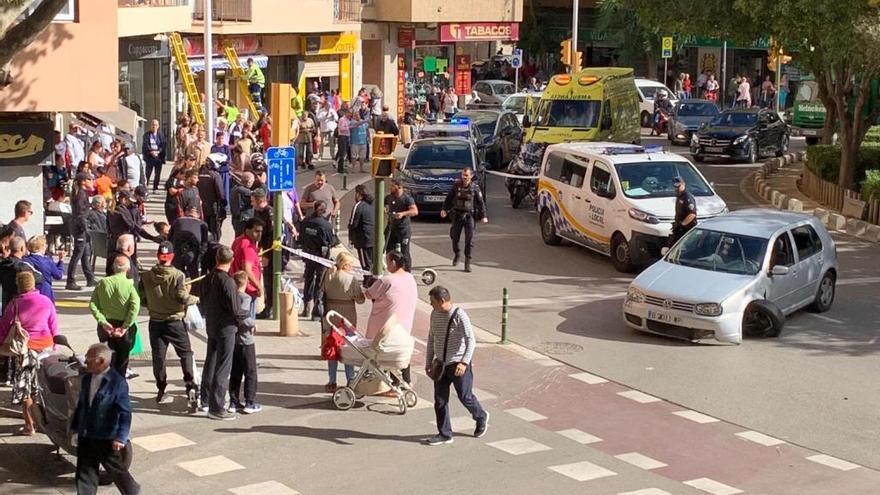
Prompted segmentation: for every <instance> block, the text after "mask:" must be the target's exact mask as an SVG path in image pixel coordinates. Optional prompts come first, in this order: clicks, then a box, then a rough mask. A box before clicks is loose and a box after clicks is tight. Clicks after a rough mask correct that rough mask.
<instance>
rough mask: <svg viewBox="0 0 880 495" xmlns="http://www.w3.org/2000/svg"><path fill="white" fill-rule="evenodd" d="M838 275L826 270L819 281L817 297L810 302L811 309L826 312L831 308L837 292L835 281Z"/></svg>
mask: <svg viewBox="0 0 880 495" xmlns="http://www.w3.org/2000/svg"><path fill="white" fill-rule="evenodd" d="M836 281H837V277H835V276H834V273H832V272H826V273H825V275H824V276H823V277H822V281H820V282H819V289H818V290H817V291H816V298H815V299H814V300H813V303H812V304H810V308H809V309H810V310H811V311H814V312H816V313H824V312H826V311H828V310H829V309H831V305H832V304H833V303H834V295H835V293H836V292H837V290H836V287H835V283H836Z"/></svg>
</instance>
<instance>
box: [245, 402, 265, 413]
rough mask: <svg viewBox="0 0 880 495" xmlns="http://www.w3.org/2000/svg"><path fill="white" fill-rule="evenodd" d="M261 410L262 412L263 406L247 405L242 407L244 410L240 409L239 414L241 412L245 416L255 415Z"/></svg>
mask: <svg viewBox="0 0 880 495" xmlns="http://www.w3.org/2000/svg"><path fill="white" fill-rule="evenodd" d="M262 410H263V406H261V405H259V404H257V403H253V404H248V405H246V406H244V409H242V410H241V412H243V413H245V414H256V413H258V412H260V411H262Z"/></svg>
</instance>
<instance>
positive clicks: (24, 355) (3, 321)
mask: <svg viewBox="0 0 880 495" xmlns="http://www.w3.org/2000/svg"><path fill="white" fill-rule="evenodd" d="M15 282H16V284H17V285H18V293H19V295H18V296H16V297H15V298H14V299H13V300H12V301H11V302H10V303H9V304H8V305H7V306H6V309H5V310H4V311H3V316H2V318H0V342H2V343H3V344H2V346H0V352H2V353H3V354H6V355H12V357H13V363H14V371H13V381H12V403H13V404H21V415H22V418H23V419H24V426H23V427H21V428H20V429H19V434H21V435H25V436H31V435H33V434H34V432H35V429H34V420H33V417H32V416H31V413H30V407H31V405H32V404H33V402H34V401H33V394H34V392H35V391H36V390H37V365H38V364H39V362H38V359H37V354H38V353H40V352H42V351H43V350H45V349H47V348H49V347H52V346H54V342H53V338H54V337H55V336H56V335H58V320H57V315H56V314H55V304H53V303H52V301H51V300H50V299H49V298H48V297H46V296H44V295H42V294H40V292H39V291H37V289H36V283H35V281H34V275H33V273H31V272H29V271H25V272H21V273H19V274H18V275H17V276H16V278H15Z"/></svg>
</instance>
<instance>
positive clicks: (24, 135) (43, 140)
mask: <svg viewBox="0 0 880 495" xmlns="http://www.w3.org/2000/svg"><path fill="white" fill-rule="evenodd" d="M53 137H54V136H53V128H52V123H51V122H0V166H7V167H8V166H15V165H40V164H42V163H44V162H48V161H51V159H52V147H53V142H52V140H53Z"/></svg>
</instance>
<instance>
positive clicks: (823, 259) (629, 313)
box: [623, 209, 838, 344]
mask: <svg viewBox="0 0 880 495" xmlns="http://www.w3.org/2000/svg"><path fill="white" fill-rule="evenodd" d="M837 273H838V267H837V249H836V248H835V246H834V241H833V240H832V239H831V236H830V235H829V234H828V231H827V230H825V227H824V226H823V225H822V224H821V222H819V220H818V219H816V218H814V217H811V216H807V215H804V214H800V213H791V212H785V211H778V210H768V209H748V210H739V211H735V212H732V213H729V214H727V215H722V216H719V217H715V218H711V219H708V220H705V221H703V222H701V223H700V224H699V225H698V226H697V227H696V228H694V229H693V230H691V231H690V232H688V233H687V235H685V236H684V237H683V238H682V239H681V240H679V241H678V243H676V245H675V246H674V247H673V248H672V249H670V250H669V252H668V253H666V255H665V256H664V257H663V258H662V259H661V260H659V261H658V262H656V263H654V264H653V265H651V266H650V267H649V268H648V269H647V270H645V271H644V272H642V273H641V274H640V275H639V276H638V277H636V279H635V280H633V281H632V283H631V284H630V286H629V289H628V291H627V295H626V299H625V301H624V303H623V318H624V321H625V322H626V324H627V325H629V326H630V327H632V328H635V329H638V330H643V331H646V332H651V333H657V334H661V335H668V336H671V337H676V338H680V339H686V340H691V341H701V340H711V339H714V340H716V341H718V342H725V343H733V344H739V343H741V342H742V338H743V335H754V336H777V335H779V331H780V330H781V329H782V325H783V323H784V317H785V315H789V314H791V313H794V312H795V311H797V310H799V309H801V308H804V307H807V306H809V307H810V309H812V310H814V311H817V312H822V311H827V310H828V309H830V308H831V304H832V303H833V302H834V292H835V283H836V280H837Z"/></svg>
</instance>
